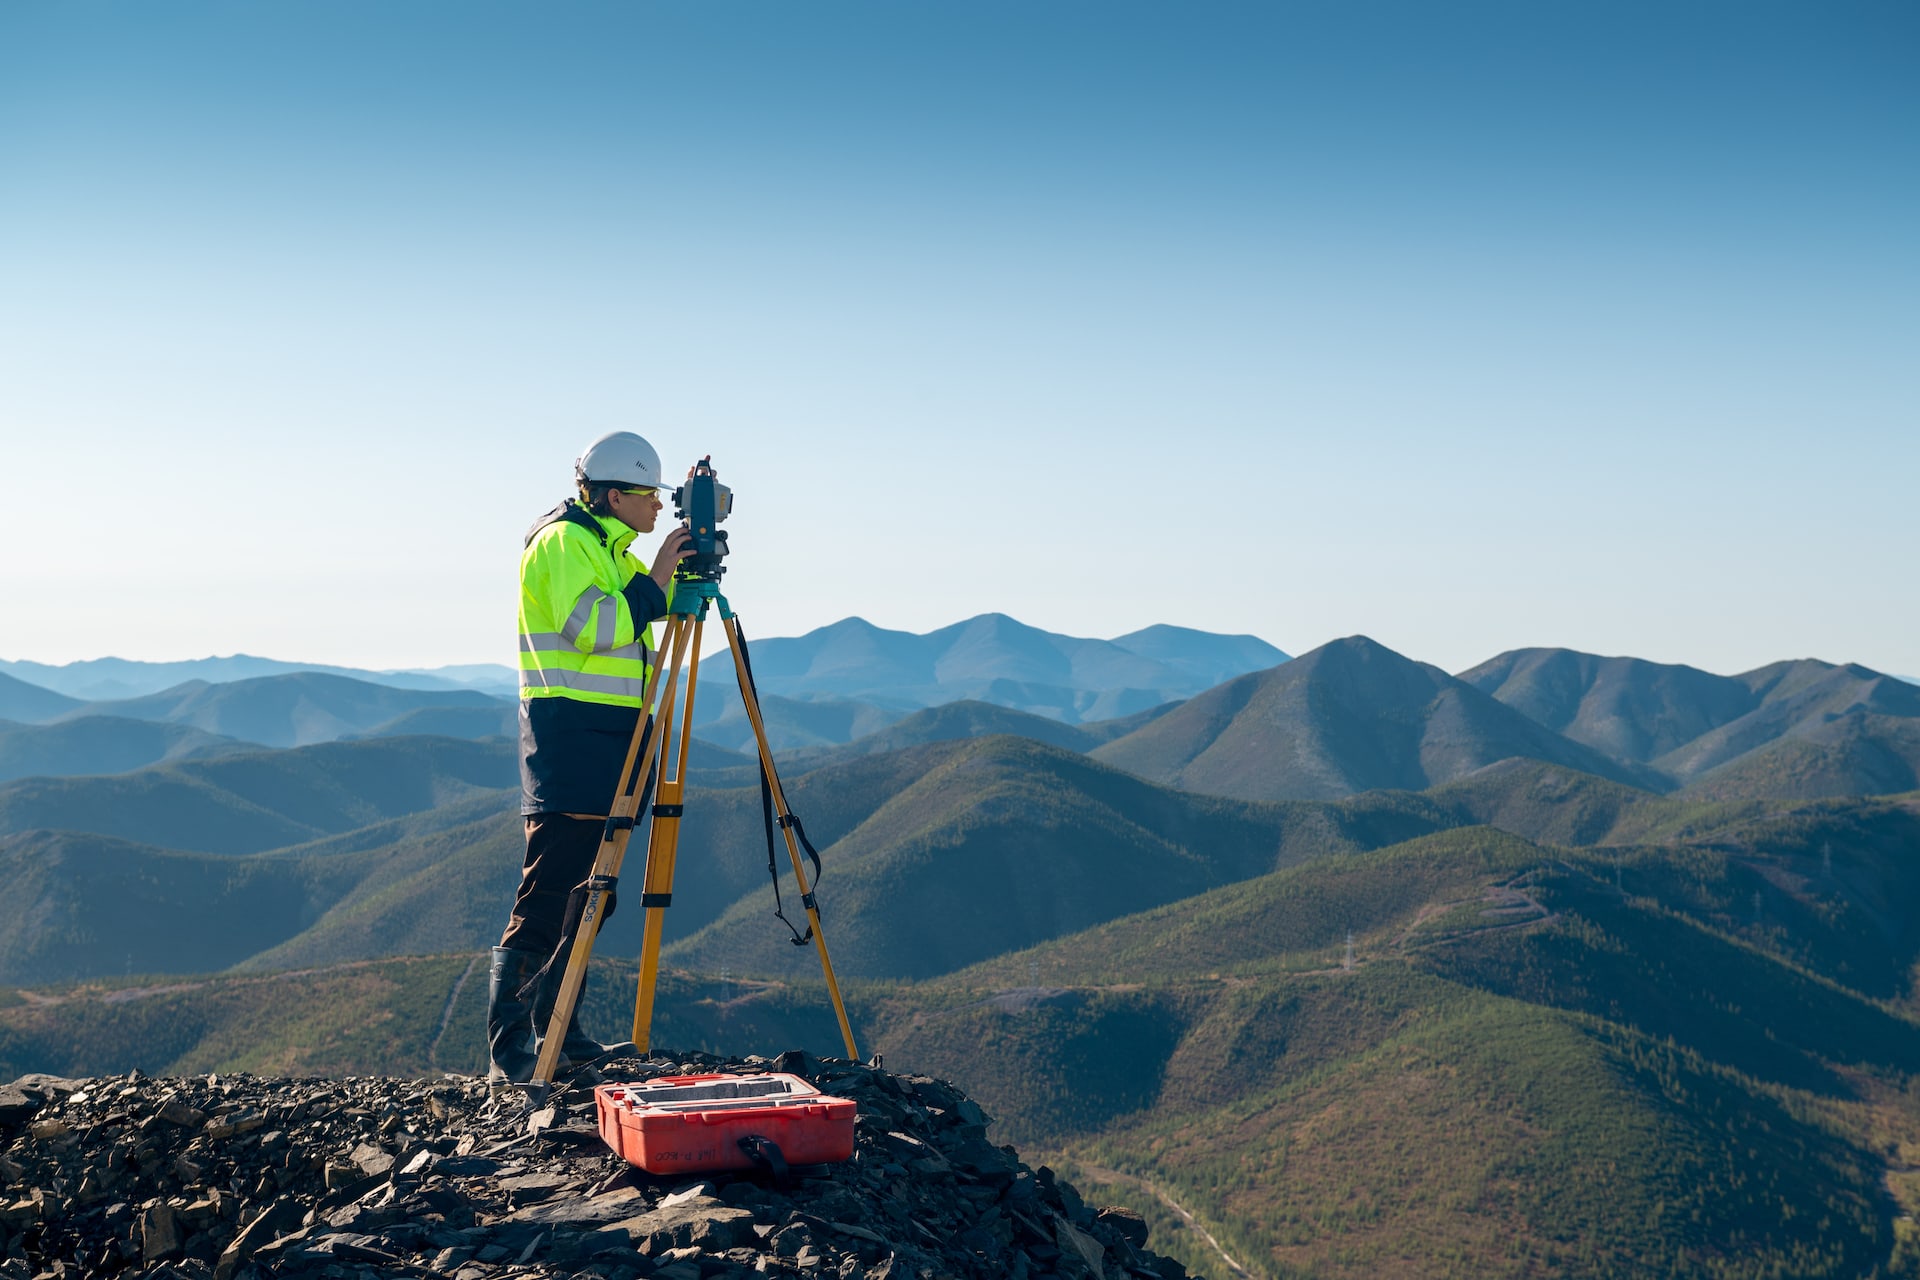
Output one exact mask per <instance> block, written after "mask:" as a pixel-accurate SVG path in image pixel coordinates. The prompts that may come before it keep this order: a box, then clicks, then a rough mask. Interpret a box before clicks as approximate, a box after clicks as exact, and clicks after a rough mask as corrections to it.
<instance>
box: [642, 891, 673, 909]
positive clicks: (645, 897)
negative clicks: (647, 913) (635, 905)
mask: <svg viewBox="0 0 1920 1280" xmlns="http://www.w3.org/2000/svg"><path fill="white" fill-rule="evenodd" d="M640 905H641V906H643V907H670V906H672V905H673V895H672V894H671V893H643V894H641V895H640Z"/></svg>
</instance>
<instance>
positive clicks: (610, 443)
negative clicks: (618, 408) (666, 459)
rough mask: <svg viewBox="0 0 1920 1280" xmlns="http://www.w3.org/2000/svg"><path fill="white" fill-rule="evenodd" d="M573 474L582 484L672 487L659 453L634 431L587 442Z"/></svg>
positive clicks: (650, 487)
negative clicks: (663, 470)
mask: <svg viewBox="0 0 1920 1280" xmlns="http://www.w3.org/2000/svg"><path fill="white" fill-rule="evenodd" d="M573 478H574V479H575V480H577V481H579V482H580V483H581V484H588V483H594V484H617V485H623V486H626V487H629V488H634V489H668V488H672V486H671V485H669V484H667V482H666V477H665V476H663V475H662V474H661V473H660V455H659V454H658V453H655V452H654V449H653V446H652V445H650V444H648V443H647V442H646V441H645V440H644V439H642V438H641V437H640V436H637V435H635V434H634V433H633V432H631V431H612V432H609V433H607V434H606V435H604V436H601V437H600V438H599V439H598V440H595V441H594V442H593V443H592V444H590V445H588V446H587V451H586V452H585V453H583V454H581V455H580V456H579V458H577V459H575V461H574V464H573Z"/></svg>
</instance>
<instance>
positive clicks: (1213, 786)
mask: <svg viewBox="0 0 1920 1280" xmlns="http://www.w3.org/2000/svg"><path fill="white" fill-rule="evenodd" d="M1093 755H1094V757H1095V758H1096V759H1098V760H1102V761H1104V762H1106V763H1108V764H1111V765H1114V766H1116V767H1119V768H1122V769H1126V770H1128V771H1129V772H1132V773H1135V774H1138V775H1139V776H1141V777H1143V778H1147V779H1149V780H1152V781H1155V782H1162V783H1167V784H1170V785H1174V786H1178V787H1182V788H1184V789H1187V790H1190V791H1202V792H1207V793H1209V794H1213V795H1223V796H1234V797H1237V798H1239V799H1245V800H1295V799H1336V798H1338V797H1340V796H1345V795H1351V794H1353V793H1355V792H1358V791H1368V790H1372V789H1375V788H1393V789H1396V790H1404V791H1418V790H1421V789H1423V788H1426V787H1429V786H1433V785H1435V784H1438V783H1443V782H1448V781H1451V780H1453V779H1455V778H1459V777H1463V776H1464V775H1466V774H1468V773H1470V772H1472V771H1473V770H1475V769H1479V768H1483V767H1485V766H1487V765H1489V764H1493V763H1495V762H1496V761H1500V760H1504V759H1507V758H1509V757H1512V756H1520V757H1524V758H1527V759H1533V760H1544V761H1546V762H1548V763H1551V764H1560V765H1565V766H1567V767H1569V768H1573V769H1578V770H1581V771H1582V772H1585V773H1591V774H1596V775H1598V776H1600V777H1603V778H1609V779H1612V780H1614V781H1616V782H1624V783H1629V784H1638V785H1647V784H1648V781H1649V775H1648V773H1647V771H1644V770H1636V769H1635V768H1634V767H1633V766H1630V765H1625V764H1622V763H1620V762H1617V761H1615V760H1613V759H1611V758H1609V757H1607V756H1605V755H1603V754H1601V753H1600V752H1598V751H1595V750H1593V749H1592V748H1591V747H1587V746H1583V745H1581V744H1580V743H1577V742H1572V741H1570V740H1568V739H1566V738H1563V737H1561V736H1560V735H1559V734H1556V733H1554V732H1552V731H1551V730H1548V729H1546V728H1545V727H1543V726H1542V725H1540V724H1538V723H1536V722H1535V721H1533V720H1530V719H1528V718H1527V717H1526V716H1524V715H1522V714H1521V713H1519V712H1518V711H1515V710H1514V709H1512V708H1511V707H1508V706H1506V705H1505V704H1504V703H1501V702H1499V701H1496V700H1495V699H1494V698H1492V697H1489V696H1488V695H1486V694H1484V693H1481V692H1480V691H1479V690H1478V689H1476V688H1474V687H1473V686H1472V685H1470V684H1467V683H1465V682H1463V681H1460V680H1456V679H1454V678H1453V677H1452V676H1450V675H1448V674H1447V673H1446V672H1444V671H1442V670H1440V669H1439V668H1438V667H1433V666H1429V665H1427V664H1426V663H1422V662H1414V661H1412V660H1411V659H1408V658H1405V657H1402V656H1401V655H1400V654H1397V653H1395V652H1394V651H1393V650H1391V649H1388V648H1386V647H1385V646H1384V645H1381V644H1378V643H1376V642H1375V641H1373V640H1370V639H1368V638H1367V637H1365V636H1351V637H1348V638H1347V639H1344V640H1336V641H1333V642H1332V643H1330V644H1326V645H1322V646H1321V647H1320V648H1318V649H1315V650H1313V651H1312V652H1311V653H1308V654H1305V655H1303V656H1302V657H1299V658H1295V659H1294V660H1293V661H1291V662H1288V663H1286V664H1284V665H1282V666H1279V667H1275V668H1273V669H1272V670H1269V671H1260V672H1255V673H1253V674H1251V675H1245V676H1240V677H1239V678H1237V679H1234V680H1230V681H1228V682H1227V683H1226V684H1223V685H1220V686H1218V687H1217V688H1214V689H1211V690H1208V691H1207V692H1205V693H1203V694H1200V695H1199V696H1198V697H1195V698H1192V699H1189V700H1188V701H1187V702H1184V703H1182V704H1181V705H1180V706H1178V707H1175V708H1174V709H1173V710H1171V711H1169V712H1167V713H1166V714H1165V715H1163V716H1160V717H1158V718H1157V719H1155V720H1153V721H1152V722H1151V723H1150V724H1147V725H1146V726H1145V727H1143V728H1140V729H1137V730H1135V731H1134V732H1132V733H1130V734H1127V735H1126V736H1125V737H1121V738H1116V739H1114V740H1113V741H1112V742H1109V743H1107V744H1106V745H1104V746H1101V747H1098V748H1095V750H1094V752H1093Z"/></svg>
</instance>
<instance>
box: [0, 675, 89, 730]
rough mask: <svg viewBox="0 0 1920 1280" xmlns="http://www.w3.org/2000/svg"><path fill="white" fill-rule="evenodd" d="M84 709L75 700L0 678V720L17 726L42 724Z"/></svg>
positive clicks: (47, 690)
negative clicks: (12, 722)
mask: <svg viewBox="0 0 1920 1280" xmlns="http://www.w3.org/2000/svg"><path fill="white" fill-rule="evenodd" d="M84 705H85V704H84V703H82V702H80V701H79V700H78V699H75V698H69V697H67V696H66V695H65V694H60V693H55V692H54V691H53V690H51V689H46V688H42V687H41V686H40V685H37V684H31V683H29V682H27V681H25V680H17V679H15V678H14V677H12V676H9V675H0V720H11V721H14V722H15V723H18V724H44V723H45V722H46V721H48V720H55V719H58V718H59V717H61V716H63V715H66V714H67V713H69V712H72V711H77V710H79V709H80V708H81V707H82V706H84Z"/></svg>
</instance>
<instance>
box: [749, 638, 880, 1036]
mask: <svg viewBox="0 0 1920 1280" xmlns="http://www.w3.org/2000/svg"><path fill="white" fill-rule="evenodd" d="M720 625H721V626H723V627H725V628H726V632H727V647H728V648H730V649H731V650H732V651H733V673H734V675H735V676H736V677H737V678H738V679H739V681H740V700H741V702H743V703H744V704H746V708H747V720H748V722H749V723H751V724H752V725H753V738H754V741H755V742H756V743H757V744H758V745H759V748H760V767H761V768H762V769H764V770H766V773H767V789H768V790H769V791H770V792H772V794H773V809H774V812H775V813H776V814H777V815H779V818H780V830H781V833H782V834H784V835H785V836H786V838H787V859H788V860H789V861H790V862H792V863H793V879H794V883H795V884H796V885H798V886H799V889H800V901H801V902H802V903H803V904H805V906H806V908H807V923H808V924H809V925H810V926H811V927H812V929H813V940H814V942H815V944H817V945H818V946H819V948H820V971H821V972H822V973H824V974H825V975H826V979H827V994H828V995H830V996H832V997H833V1013H834V1016H835V1017H836V1018H838V1019H839V1020H840V1039H841V1040H842V1041H843V1042H844V1043H845V1044H846V1046H847V1060H848V1061H849V1062H858V1061H859V1060H860V1052H859V1050H857V1049H855V1048H854V1047H853V1025H852V1024H851V1023H850V1022H848V1021H847V1006H846V1002H845V1001H843V1000H841V998H840V980H839V979H838V978H836V977H834V974H833V960H832V958H831V957H829V956H828V954H827V935H826V934H825V933H823V932H822V931H821V929H820V909H819V908H818V907H817V906H816V905H815V904H814V899H813V890H812V888H811V887H810V886H809V885H808V884H807V873H806V869H805V868H804V867H803V866H802V865H801V862H800V842H799V841H798V840H797V839H796V838H795V837H794V834H793V814H792V813H791V812H790V811H789V810H788V809H787V797H786V794H785V793H784V792H782V791H781V790H780V776H779V775H778V774H777V773H775V772H774V768H773V752H772V750H771V749H769V748H768V746H767V730H766V726H765V725H763V724H762V723H761V721H760V698H759V695H758V694H756V693H755V692H754V689H753V681H752V680H750V679H748V678H747V662H746V658H745V657H744V655H743V654H742V653H741V649H740V624H739V622H738V621H737V620H736V619H735V618H733V617H731V616H729V615H727V614H725V613H723V614H722V615H721V618H720Z"/></svg>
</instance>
